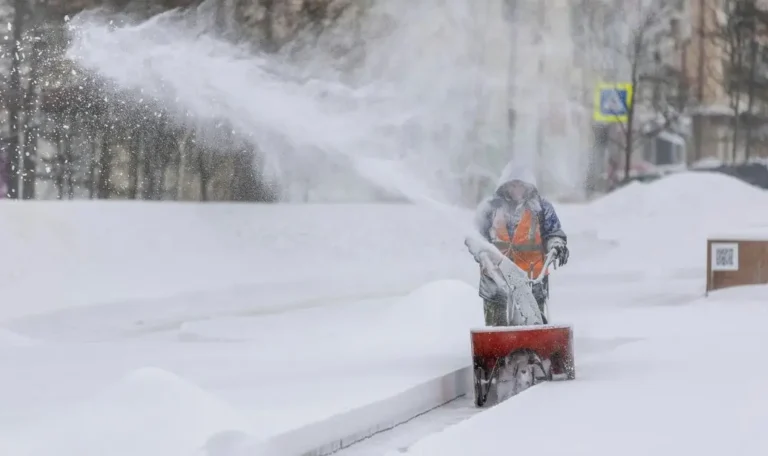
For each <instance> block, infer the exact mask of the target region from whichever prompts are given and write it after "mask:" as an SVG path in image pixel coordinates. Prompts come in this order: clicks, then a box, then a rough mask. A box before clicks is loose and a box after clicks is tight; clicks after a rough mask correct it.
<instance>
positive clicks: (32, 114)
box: [22, 35, 43, 200]
mask: <svg viewBox="0 0 768 456" xmlns="http://www.w3.org/2000/svg"><path fill="white" fill-rule="evenodd" d="M32 39H33V42H32V50H31V56H30V63H29V65H30V68H29V85H28V87H27V92H26V94H25V97H24V111H25V114H24V158H23V172H22V195H23V197H24V199H25V200H31V199H35V194H36V191H35V186H36V182H37V146H38V139H39V132H38V127H37V126H36V121H37V116H38V112H37V81H38V79H39V78H40V63H41V58H40V53H41V52H42V51H43V40H42V38H40V37H39V36H37V35H34V36H33V37H32Z"/></svg>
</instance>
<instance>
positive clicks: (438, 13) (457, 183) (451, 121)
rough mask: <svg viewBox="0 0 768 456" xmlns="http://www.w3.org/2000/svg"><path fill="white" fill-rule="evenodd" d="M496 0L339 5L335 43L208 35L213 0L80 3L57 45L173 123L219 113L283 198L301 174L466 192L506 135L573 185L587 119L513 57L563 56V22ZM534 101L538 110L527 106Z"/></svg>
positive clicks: (557, 71)
mask: <svg viewBox="0 0 768 456" xmlns="http://www.w3.org/2000/svg"><path fill="white" fill-rule="evenodd" d="M503 5H504V3H503V2H501V1H498V2H488V3H487V4H485V5H484V6H483V7H477V5H476V3H475V2H472V1H470V0H450V1H444V0H426V1H420V2H412V1H409V0H394V1H388V2H376V3H375V5H374V6H372V7H370V10H369V11H367V12H366V13H365V14H364V16H363V19H360V24H359V26H356V25H351V23H350V22H348V21H347V20H346V19H344V18H342V21H341V22H342V25H341V26H339V30H333V31H331V32H329V33H328V35H329V36H338V41H339V42H340V43H342V44H341V45H339V43H338V42H337V41H334V39H330V41H328V40H320V41H319V43H320V44H319V45H317V47H312V48H310V49H306V48H299V49H298V50H297V49H294V48H293V47H289V49H291V53H286V55H279V56H271V55H259V54H254V53H249V52H247V51H246V50H244V49H243V48H241V47H237V46H234V45H231V44H228V43H226V42H224V41H221V40H219V39H217V38H215V37H214V35H213V34H212V33H209V25H210V24H211V23H212V22H213V21H212V20H211V18H210V17H208V16H207V15H206V14H207V13H206V11H209V10H211V9H210V8H208V9H206V8H201V9H199V10H193V11H192V12H191V13H189V12H188V13H179V12H177V11H174V12H170V13H166V14H162V15H158V16H156V17H154V18H152V19H150V20H148V21H146V22H143V23H140V24H134V25H125V24H120V23H118V22H110V18H109V17H104V16H101V15H99V14H97V13H94V12H86V13H82V14H80V15H77V16H76V17H75V18H73V20H72V21H71V22H70V25H71V27H70V28H71V32H72V34H73V40H72V43H71V45H70V47H69V49H68V52H67V55H68V57H70V58H71V59H72V60H73V61H75V62H76V63H77V64H79V65H80V66H81V67H82V68H84V69H86V70H88V71H91V72H93V73H95V74H96V75H98V76H99V77H102V78H105V79H106V80H107V81H109V82H110V83H111V84H113V85H114V87H115V88H116V89H119V90H129V91H135V92H137V93H140V95H139V96H138V97H141V98H146V97H152V98H156V99H158V100H159V101H160V104H161V105H162V106H164V107H166V108H168V109H169V110H170V111H171V112H175V114H176V120H177V121H178V122H180V123H185V124H189V123H191V124H193V125H203V126H208V127H210V126H211V124H213V123H216V122H224V123H225V124H227V125H229V126H230V127H231V128H233V129H234V131H235V132H236V133H237V134H238V135H241V136H243V137H244V138H246V139H247V140H250V141H253V142H255V143H256V144H258V149H259V150H260V151H262V152H263V153H264V154H265V156H266V167H267V170H268V173H269V174H270V175H272V176H274V177H277V178H278V179H279V180H280V181H281V183H282V184H283V185H284V186H286V187H287V189H288V190H287V194H288V195H290V196H289V198H294V197H296V195H305V194H306V190H307V189H310V190H311V191H312V198H314V199H323V200H329V199H332V200H337V199H350V198H353V199H357V200H360V199H369V200H370V199H375V198H377V197H378V196H380V195H379V194H378V193H375V192H374V193H371V189H370V187H371V186H373V187H375V188H384V189H385V190H387V191H388V192H389V193H394V194H396V195H401V196H405V197H406V198H409V199H412V200H419V199H423V198H428V199H431V200H440V201H443V202H459V201H476V200H477V197H478V196H479V195H478V194H477V191H478V189H477V188H476V186H477V182H478V181H477V179H478V178H481V179H484V178H485V176H486V175H491V176H494V175H498V172H499V171H500V170H501V168H502V167H503V166H504V164H505V163H506V162H507V161H508V160H509V159H510V157H511V155H512V154H513V149H514V154H515V157H516V159H518V160H523V161H526V162H528V164H530V165H534V166H538V167H539V169H540V170H541V172H542V173H544V174H545V175H546V177H548V182H549V184H548V185H549V187H550V190H553V191H555V190H561V191H570V192H573V191H578V190H580V189H581V183H582V182H583V177H584V175H585V174H586V169H585V163H586V149H584V150H582V149H583V148H581V147H580V146H577V145H576V143H577V142H578V140H579V138H581V136H583V135H581V134H580V133H579V132H580V130H578V129H577V128H576V127H575V125H572V120H571V119H572V117H573V115H572V114H571V113H570V112H569V111H570V110H571V108H570V106H571V104H572V103H570V102H569V101H568V97H567V95H568V94H567V93H564V92H563V90H564V89H563V84H562V81H561V74H562V71H561V70H562V69H561V68H560V67H558V66H556V65H555V66H552V65H548V66H546V67H545V68H544V71H545V74H546V76H547V77H546V78H542V77H541V75H540V76H539V77H538V79H536V88H535V89H531V88H530V83H531V82H532V79H531V75H530V74H528V73H527V72H525V71H522V69H524V68H528V67H536V65H530V62H529V59H530V58H531V56H534V55H537V53H539V52H540V51H542V49H546V50H547V55H548V56H549V58H550V60H551V61H553V62H554V61H557V62H561V61H562V62H565V61H566V60H564V59H566V57H567V55H568V53H569V49H570V48H564V47H563V46H562V40H563V39H565V40H568V39H569V37H568V35H567V34H568V32H567V30H566V29H563V28H560V27H555V30H559V32H558V33H563V34H565V36H554V37H552V39H553V40H554V41H558V40H559V42H558V44H557V46H555V45H553V42H554V41H553V42H550V41H551V40H548V41H547V42H546V43H543V44H536V42H535V41H532V40H533V39H534V37H535V36H538V34H537V31H536V30H533V29H532V28H531V27H530V26H526V25H527V22H526V21H527V19H530V17H532V16H534V15H535V14H534V12H533V11H527V10H525V9H522V8H520V9H519V12H518V15H519V16H520V17H519V18H518V19H517V22H516V23H515V24H512V23H510V22H508V21H506V20H505V19H504V17H505V8H504V6H503ZM361 8H363V7H361ZM214 9H215V8H214ZM192 18H196V20H193V19H192ZM351 20H356V19H351ZM513 30H515V34H514V35H513V33H512V32H513ZM334 34H335V35H334ZM529 38H530V39H529ZM350 41H351V42H355V43H358V45H360V46H364V47H363V48H362V49H358V50H353V51H351V52H352V54H353V55H355V54H359V55H364V58H363V59H361V60H359V61H356V62H355V63H354V65H353V67H352V69H349V70H347V71H346V72H343V73H339V71H338V69H337V65H335V64H336V63H338V60H339V57H338V55H336V54H338V51H339V49H343V48H344V46H346V45H347V44H348V43H349V42H350ZM512 43H517V46H518V47H520V49H514V50H513V47H512ZM513 51H514V52H513ZM297 56H298V57H297ZM348 57H350V56H345V58H348ZM353 60H354V59H353ZM563 65H566V63H563ZM510 74H511V76H510ZM511 88H514V90H515V91H517V92H518V93H521V94H525V95H526V96H525V97H522V96H520V97H518V98H517V99H516V100H517V101H516V102H515V103H517V104H516V105H515V106H514V107H515V109H517V110H518V111H519V113H518V115H517V118H518V123H517V125H516V126H515V127H514V130H513V132H512V133H511V134H510V132H509V131H508V130H509V127H508V120H507V115H508V114H507V111H508V108H509V106H510V105H509V102H508V101H507V100H508V95H509V93H510V90H512V89H511ZM521 100H522V101H521ZM521 102H524V103H525V104H526V106H523V105H521V104H520V103H521ZM537 103H538V104H545V105H546V106H547V108H546V111H543V112H541V113H538V111H536V112H532V111H531V109H534V107H533V106H532V104H537ZM554 106H557V109H556V112H557V114H558V115H560V114H562V115H561V116H560V117H562V118H561V119H560V121H561V122H562V123H564V125H566V129H565V130H564V131H563V132H562V133H557V132H555V131H550V132H549V133H548V134H547V135H546V138H545V139H544V141H545V144H544V145H543V146H542V147H543V150H544V151H546V153H542V155H541V157H539V158H538V159H535V157H534V155H536V153H537V152H535V151H536V150H538V149H537V148H536V147H533V146H532V144H534V142H535V140H536V138H537V137H538V135H537V133H536V132H537V131H538V127H535V128H530V127H531V125H530V124H529V123H527V121H526V120H525V119H527V118H535V119H539V116H542V119H543V120H541V121H542V122H545V121H549V119H548V117H549V116H551V114H552V113H551V112H550V111H551V110H552V107H554ZM545 118H547V119H545ZM532 141H533V142H532ZM374 171H375V172H374ZM480 183H481V184H482V181H480ZM558 186H559V187H561V188H557V187H558Z"/></svg>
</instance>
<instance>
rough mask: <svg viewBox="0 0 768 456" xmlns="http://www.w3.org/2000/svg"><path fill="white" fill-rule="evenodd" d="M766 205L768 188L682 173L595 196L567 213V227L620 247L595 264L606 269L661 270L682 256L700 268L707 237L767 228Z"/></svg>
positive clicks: (718, 176) (685, 262)
mask: <svg viewBox="0 0 768 456" xmlns="http://www.w3.org/2000/svg"><path fill="white" fill-rule="evenodd" d="M765 207H768V192H766V191H765V190H763V189H761V188H758V187H755V186H752V185H749V184H747V183H745V182H743V181H741V180H739V179H736V178H734V177H730V176H727V175H724V174H721V173H715V172H713V173H709V172H684V173H677V174H672V175H669V176H666V177H663V178H661V179H659V180H657V181H653V182H650V183H645V184H643V183H631V184H629V185H627V186H626V187H624V188H622V189H619V190H617V191H615V192H613V193H611V194H609V195H606V196H605V197H603V198H600V199H598V200H595V201H593V202H591V203H590V204H587V205H585V206H584V207H583V208H582V209H581V210H578V216H577V217H568V221H569V225H567V226H566V228H567V229H571V230H575V231H577V232H587V231H593V232H594V233H595V234H596V236H597V238H598V239H600V240H601V241H603V242H614V243H616V245H620V246H621V248H614V249H613V250H612V251H611V252H608V253H607V254H606V255H604V256H602V257H601V258H600V263H599V264H596V265H593V266H592V267H596V268H600V269H603V270H605V271H606V272H608V271H609V270H610V271H613V272H618V271H622V270H624V271H626V270H633V271H643V273H644V274H661V272H660V271H661V268H659V263H660V262H668V261H678V260H681V261H682V262H681V263H675V264H678V265H679V266H680V267H685V268H690V269H696V270H700V269H703V268H704V267H705V266H706V263H705V258H706V240H707V238H708V237H709V236H711V235H712V234H714V233H720V232H730V231H733V230H740V229H744V228H745V227H755V226H757V227H759V226H768V212H766V211H765V210H764V209H763V208H765ZM568 211H569V212H572V211H573V209H570V208H569V210H568ZM574 261H578V259H577V258H576V257H574ZM702 274H703V273H702Z"/></svg>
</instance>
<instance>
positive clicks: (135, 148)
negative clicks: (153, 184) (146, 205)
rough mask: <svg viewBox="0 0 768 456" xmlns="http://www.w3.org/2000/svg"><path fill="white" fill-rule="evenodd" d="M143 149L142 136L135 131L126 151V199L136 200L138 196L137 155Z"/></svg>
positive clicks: (138, 130)
mask: <svg viewBox="0 0 768 456" xmlns="http://www.w3.org/2000/svg"><path fill="white" fill-rule="evenodd" d="M143 148H144V134H143V132H142V129H141V128H139V129H137V130H136V131H135V132H134V134H133V141H132V144H131V149H130V150H129V151H128V154H129V158H128V160H129V161H128V181H129V183H128V198H129V199H134V200H135V199H137V198H138V196H139V162H140V158H139V154H141V151H142V150H143Z"/></svg>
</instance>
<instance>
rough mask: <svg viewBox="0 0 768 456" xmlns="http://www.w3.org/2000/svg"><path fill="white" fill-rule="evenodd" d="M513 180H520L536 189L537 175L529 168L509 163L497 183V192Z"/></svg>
mask: <svg viewBox="0 0 768 456" xmlns="http://www.w3.org/2000/svg"><path fill="white" fill-rule="evenodd" d="M513 180H519V181H522V182H525V183H526V184H528V185H530V186H531V187H533V188H536V174H535V173H534V172H533V169H531V168H530V167H528V166H525V165H520V164H516V163H512V162H510V163H508V164H507V166H505V167H504V170H502V172H501V177H499V181H498V182H497V183H496V190H497V191H498V190H499V189H500V188H501V187H502V186H503V185H504V184H506V183H507V182H511V181H513Z"/></svg>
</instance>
